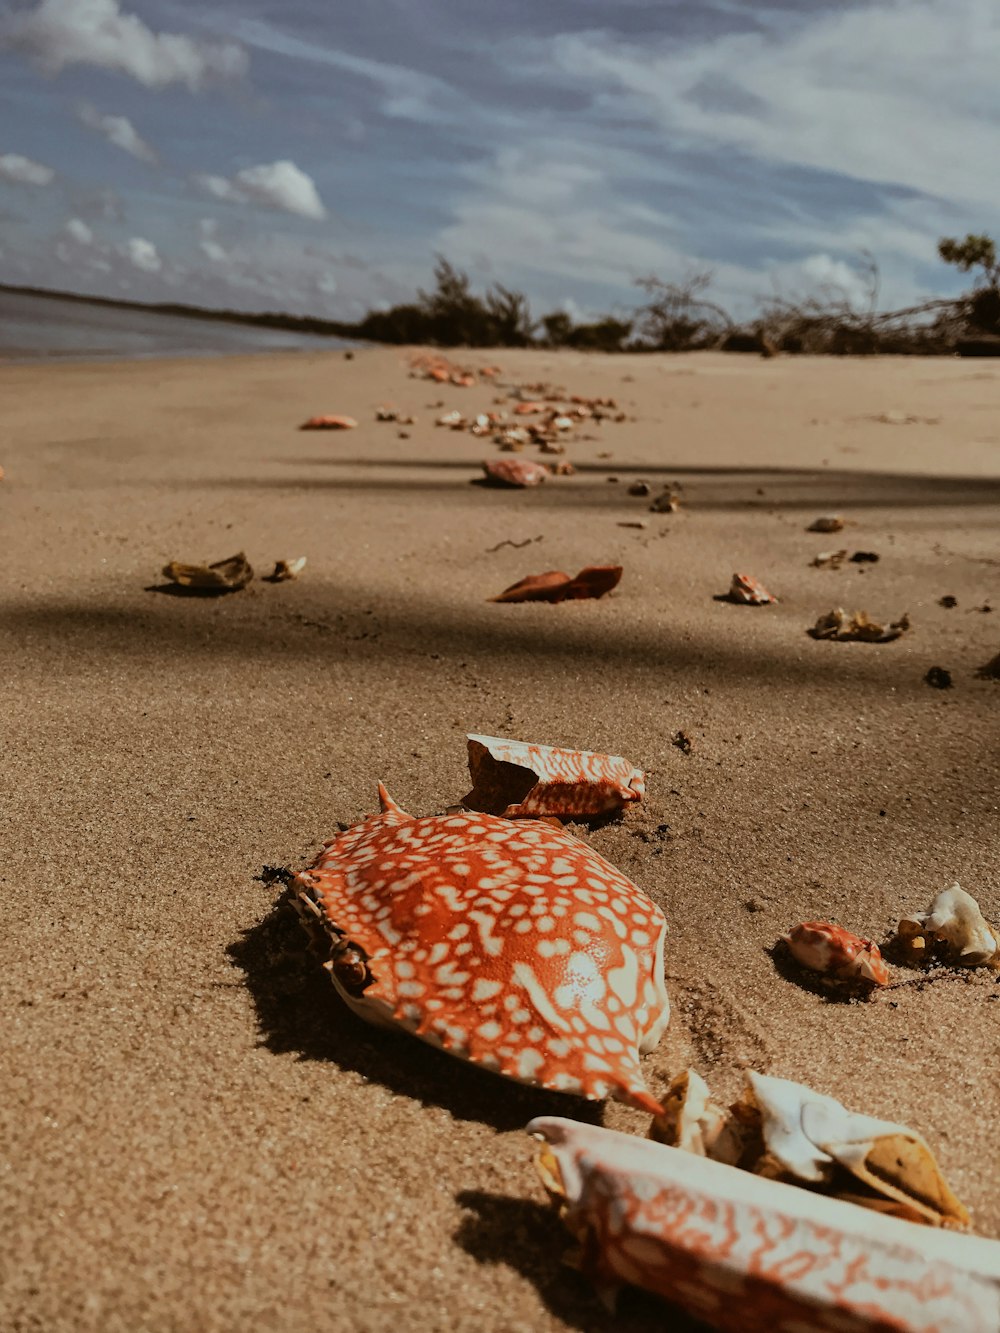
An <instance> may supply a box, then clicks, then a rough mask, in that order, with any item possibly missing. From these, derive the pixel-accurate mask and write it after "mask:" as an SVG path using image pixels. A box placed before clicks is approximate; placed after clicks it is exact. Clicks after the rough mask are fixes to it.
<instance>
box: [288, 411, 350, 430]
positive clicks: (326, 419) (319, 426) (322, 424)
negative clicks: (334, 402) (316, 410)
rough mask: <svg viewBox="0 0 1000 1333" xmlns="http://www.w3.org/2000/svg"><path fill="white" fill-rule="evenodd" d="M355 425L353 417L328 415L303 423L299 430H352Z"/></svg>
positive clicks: (311, 418)
mask: <svg viewBox="0 0 1000 1333" xmlns="http://www.w3.org/2000/svg"><path fill="white" fill-rule="evenodd" d="M357 424H358V423H357V422H356V421H355V420H354V418H353V417H340V416H335V415H333V414H330V413H328V414H327V415H325V416H318V417H310V418H309V420H308V421H303V423H302V425H301V426H300V427H299V430H353V429H354V427H355V426H356V425H357Z"/></svg>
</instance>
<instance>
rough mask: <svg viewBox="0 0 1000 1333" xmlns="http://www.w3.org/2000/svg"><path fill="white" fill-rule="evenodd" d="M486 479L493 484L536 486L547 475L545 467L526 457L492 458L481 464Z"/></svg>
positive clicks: (547, 471)
mask: <svg viewBox="0 0 1000 1333" xmlns="http://www.w3.org/2000/svg"><path fill="white" fill-rule="evenodd" d="M482 467H483V471H484V472H485V473H486V480H487V481H488V482H492V483H493V485H495V486H537V485H538V484H539V483H540V482H543V481H544V480H545V479H546V477H548V475H549V470H548V468H547V467H543V466H542V464H541V463H532V462H531V461H530V460H529V459H527V458H494V459H488V460H486V461H485V462H484V463H483V465H482Z"/></svg>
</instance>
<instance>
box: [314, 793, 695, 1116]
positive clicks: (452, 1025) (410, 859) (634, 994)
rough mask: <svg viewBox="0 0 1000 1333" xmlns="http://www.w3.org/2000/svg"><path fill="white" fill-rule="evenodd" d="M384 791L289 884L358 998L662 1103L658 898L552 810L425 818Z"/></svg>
mask: <svg viewBox="0 0 1000 1333" xmlns="http://www.w3.org/2000/svg"><path fill="white" fill-rule="evenodd" d="M379 796H380V799H381V803H382V813H381V814H379V815H374V816H372V817H371V818H369V819H366V820H364V821H363V822H362V823H360V824H357V825H355V826H354V827H353V828H351V829H348V831H347V832H346V833H343V834H341V835H340V836H339V837H337V838H334V839H332V840H331V841H330V842H328V843H326V844H324V846H323V849H322V851H321V852H320V853H319V855H318V856H317V858H316V860H315V861H314V863H313V864H312V866H311V867H310V868H309V869H308V870H304V871H302V872H301V873H300V874H299V875H297V876H295V877H294V879H293V881H292V886H291V887H292V892H293V895H294V900H295V902H296V906H297V907H298V909H299V911H300V914H301V915H302V916H303V919H304V920H305V921H306V922H307V924H309V923H310V922H311V923H312V924H313V926H314V927H318V928H319V931H320V933H321V935H325V937H326V940H327V942H328V944H329V945H330V946H331V947H330V960H329V962H328V963H327V964H326V966H327V967H328V969H329V971H330V973H331V976H332V978H333V982H334V985H335V986H336V988H337V991H338V992H339V994H340V995H341V997H342V998H343V999H344V1000H345V1002H346V1003H347V1004H348V1005H349V1006H350V1008H351V1009H352V1010H353V1011H354V1012H355V1013H356V1014H358V1015H359V1016H360V1017H362V1018H364V1019H367V1020H368V1021H369V1022H372V1023H377V1024H383V1025H392V1024H398V1025H400V1026H402V1027H403V1028H405V1029H406V1030H408V1031H410V1032H412V1033H414V1034H415V1035H416V1036H418V1037H421V1038H422V1039H423V1040H424V1041H427V1042H430V1043H432V1044H434V1045H436V1046H440V1047H443V1049H444V1050H446V1051H449V1052H451V1054H453V1055H457V1056H459V1057H461V1058H463V1059H466V1060H470V1061H471V1062H472V1063H473V1064H477V1065H480V1066H482V1067H483V1068H485V1069H490V1070H494V1071H495V1072H497V1073H499V1074H502V1075H504V1076H506V1077H507V1078H512V1079H516V1080H517V1081H519V1082H522V1083H530V1084H535V1085H539V1086H541V1087H544V1088H549V1089H552V1090H554V1091H558V1092H570V1093H575V1094H577V1095H579V1096H583V1097H587V1098H590V1099H592V1100H602V1099H603V1098H605V1097H607V1096H609V1095H610V1096H615V1097H617V1098H619V1099H620V1100H622V1101H625V1102H628V1103H630V1104H631V1105H633V1106H636V1107H638V1108H640V1109H643V1110H649V1111H652V1113H653V1114H654V1115H656V1114H659V1113H660V1111H661V1110H662V1108H661V1107H660V1104H659V1102H657V1101H656V1099H655V1098H654V1097H652V1096H651V1095H650V1093H649V1091H648V1089H647V1087H646V1084H645V1081H644V1079H643V1076H642V1071H641V1069H640V1067H639V1055H640V1053H646V1052H648V1051H651V1050H652V1049H653V1047H654V1046H655V1045H656V1044H657V1042H658V1041H659V1039H660V1037H661V1036H662V1034H663V1031H664V1029H665V1028H666V1025H667V1021H668V1017H669V1005H668V1002H667V994H666V988H665V986H664V981H663V942H664V935H665V932H666V921H665V920H664V918H663V914H662V912H661V911H660V910H659V908H658V907H657V906H656V905H655V904H654V903H653V902H651V901H650V900H649V899H648V898H647V897H646V896H645V894H643V893H642V892H641V891H640V890H639V889H638V888H637V887H636V886H635V885H634V884H633V883H631V881H630V880H628V879H626V877H625V876H624V875H623V874H621V872H620V871H618V870H616V869H615V868H614V867H613V866H612V865H610V864H609V863H608V862H607V861H605V860H604V859H603V857H601V856H599V855H598V854H597V852H595V851H593V850H592V849H591V848H590V847H588V846H587V845H586V844H585V843H583V842H581V841H580V840H579V839H577V838H574V837H572V836H571V835H570V834H568V833H566V832H564V831H563V830H562V829H559V828H555V827H553V826H552V825H550V824H547V823H542V822H541V821H534V822H530V823H526V822H520V823H514V822H511V821H509V820H505V819H497V818H495V817H493V816H491V815H486V814H478V813H460V814H447V815H432V816H429V817H427V818H423V819H415V818H414V817H413V816H412V815H408V814H406V813H405V812H404V811H403V810H401V809H400V808H399V807H398V806H397V805H396V804H395V803H394V802H393V801H392V800H391V799H390V798H389V796H388V795H387V794H386V792H385V789H384V788H383V787H381V786H380V787H379Z"/></svg>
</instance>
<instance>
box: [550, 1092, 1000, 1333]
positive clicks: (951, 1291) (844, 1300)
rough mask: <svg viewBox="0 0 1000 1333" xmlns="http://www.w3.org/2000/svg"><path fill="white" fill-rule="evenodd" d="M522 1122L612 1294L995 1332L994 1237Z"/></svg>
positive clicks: (607, 1134)
mask: <svg viewBox="0 0 1000 1333" xmlns="http://www.w3.org/2000/svg"><path fill="white" fill-rule="evenodd" d="M528 1132H529V1133H531V1134H533V1135H534V1136H535V1137H536V1138H537V1139H539V1140H541V1145H540V1148H539V1151H538V1156H537V1159H536V1169H537V1170H538V1173H539V1176H540V1177H541V1180H542V1183H543V1185H544V1186H545V1188H546V1190H547V1191H548V1192H549V1194H550V1196H551V1197H552V1199H553V1201H554V1202H555V1203H556V1204H557V1206H558V1207H559V1211H560V1214H561V1216H562V1219H563V1222H564V1223H565V1225H566V1227H567V1228H568V1230H569V1231H570V1233H571V1234H572V1235H573V1237H574V1238H575V1239H576V1240H577V1241H578V1242H579V1244H580V1247H581V1252H582V1256H583V1258H582V1263H581V1267H583V1268H584V1270H585V1272H586V1275H587V1276H588V1277H589V1278H590V1279H591V1281H593V1282H594V1283H595V1284H596V1286H597V1288H598V1290H599V1291H600V1292H602V1294H604V1295H605V1297H606V1298H613V1296H614V1295H615V1293H616V1292H617V1289H618V1288H619V1287H620V1286H621V1285H623V1284H625V1283H631V1284H633V1285H635V1286H638V1287H643V1288H645V1289H646V1290H647V1291H651V1292H654V1293H655V1294H656V1295H658V1296H661V1297H662V1298H664V1299H665V1300H667V1301H669V1302H671V1303H672V1304H673V1305H675V1306H677V1307H679V1308H680V1309H682V1310H683V1311H685V1312H686V1313H688V1314H690V1315H693V1316H694V1317H695V1318H697V1319H698V1320H701V1321H704V1322H705V1324H706V1325H707V1326H708V1327H709V1328H713V1329H716V1330H718V1333H777V1330H781V1329H787V1330H789V1331H791V1330H793V1329H794V1330H796V1333H818V1330H821V1329H822V1330H832V1329H842V1330H844V1331H845V1333H889V1330H892V1333H942V1330H944V1329H953V1330H959V1329H961V1330H962V1333H996V1329H997V1327H998V1320H1000V1245H998V1244H997V1242H995V1241H989V1240H985V1239H983V1238H980V1237H970V1236H960V1235H956V1234H953V1233H949V1232H948V1231H944V1230H940V1229H936V1228H931V1227H915V1226H912V1225H911V1224H910V1223H909V1222H906V1221H901V1220H899V1219H897V1218H894V1217H876V1216H873V1215H872V1214H871V1213H870V1212H866V1211H865V1210H864V1209H861V1208H855V1207H853V1206H852V1205H851V1204H848V1203H844V1202H842V1201H840V1200H838V1199H831V1198H827V1197H825V1196H823V1195H821V1194H817V1193H815V1192H813V1191H810V1190H804V1189H799V1188H796V1187H795V1186H794V1185H788V1184H785V1183H783V1182H780V1181H775V1180H767V1179H764V1178H761V1177H753V1176H750V1175H748V1174H747V1173H746V1172H743V1171H739V1170H737V1169H736V1168H735V1167H732V1166H727V1165H725V1164H724V1163H722V1162H714V1161H712V1160H711V1159H709V1158H705V1157H700V1156H696V1155H694V1154H692V1153H685V1152H682V1151H680V1150H679V1149H677V1148H671V1147H666V1146H664V1145H663V1144H659V1143H654V1142H652V1141H650V1140H649V1139H640V1138H636V1137H635V1136H633V1135H630V1134H621V1133H618V1132H617V1131H615V1130H610V1129H603V1128H601V1127H599V1126H597V1125H587V1124H582V1123H580V1122H579V1121H574V1120H565V1119H558V1118H555V1117H547V1116H546V1117H541V1118H539V1119H536V1120H533V1121H532V1122H531V1123H530V1124H529V1125H528ZM673 1323H674V1321H673V1320H672V1319H670V1318H669V1317H668V1318H667V1319H664V1321H663V1327H664V1328H669V1327H672V1326H673Z"/></svg>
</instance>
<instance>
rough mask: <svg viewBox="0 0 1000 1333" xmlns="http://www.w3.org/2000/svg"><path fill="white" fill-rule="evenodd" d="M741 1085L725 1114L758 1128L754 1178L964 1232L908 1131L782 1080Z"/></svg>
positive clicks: (960, 1211) (962, 1215)
mask: <svg viewBox="0 0 1000 1333" xmlns="http://www.w3.org/2000/svg"><path fill="white" fill-rule="evenodd" d="M747 1084H748V1086H747V1090H746V1093H745V1094H744V1097H743V1100H742V1101H741V1102H738V1103H737V1104H736V1106H735V1107H734V1108H733V1109H734V1113H736V1115H737V1118H738V1119H739V1120H741V1121H742V1122H743V1123H744V1125H751V1124H753V1123H754V1121H755V1120H756V1123H757V1126H758V1127H759V1133H760V1136H761V1142H762V1147H763V1152H762V1154H761V1156H760V1157H759V1158H758V1160H757V1161H756V1163H754V1164H752V1166H751V1169H752V1170H753V1171H754V1172H755V1173H756V1174H758V1175H765V1176H771V1177H782V1178H785V1179H789V1178H790V1179H792V1180H794V1181H797V1182H801V1183H803V1184H807V1185H820V1186H823V1187H826V1188H827V1189H828V1190H829V1191H830V1192H831V1193H833V1194H834V1195H836V1196H838V1197H840V1198H842V1199H847V1200H849V1201H850V1202H852V1203H858V1204H861V1205H863V1206H864V1207H866V1208H873V1209H875V1210H876V1211H878V1212H882V1213H889V1214H892V1215H894V1216H896V1217H901V1218H904V1219H906V1220H907V1221H910V1222H923V1223H926V1224H927V1225H929V1226H935V1227H945V1228H948V1229H950V1230H964V1229H965V1228H966V1227H968V1225H969V1214H968V1211H967V1209H966V1208H965V1207H964V1205H963V1204H962V1203H961V1202H960V1201H959V1200H958V1199H957V1198H956V1197H955V1194H954V1193H953V1192H952V1190H951V1187H950V1186H949V1184H948V1182H947V1180H945V1178H944V1175H943V1173H942V1171H941V1168H940V1167H939V1166H938V1164H937V1161H936V1160H935V1157H934V1154H933V1152H931V1149H930V1148H929V1147H928V1145H927V1143H926V1141H925V1140H924V1139H923V1138H922V1137H921V1136H920V1135H919V1134H917V1133H916V1132H915V1131H914V1130H912V1129H908V1128H907V1127H906V1126H905V1125H897V1124H894V1123H892V1122H891V1121H887V1120H877V1119H876V1118H875V1117H874V1116H870V1115H859V1114H857V1113H856V1112H854V1111H849V1110H848V1109H847V1108H846V1107H845V1106H844V1105H842V1104H841V1103H840V1102H838V1101H837V1100H836V1099H835V1098H833V1097H827V1096H825V1095H824V1094H823V1093H820V1092H816V1091H814V1090H813V1089H812V1088H808V1087H806V1086H805V1085H804V1084H802V1083H793V1082H792V1081H791V1080H790V1079H784V1078H774V1077H772V1076H771V1075H768V1074H758V1073H755V1072H754V1071H753V1070H748V1071H747ZM845 1173H847V1174H846V1175H845ZM847 1176H850V1177H853V1180H849V1179H848V1178H847Z"/></svg>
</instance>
